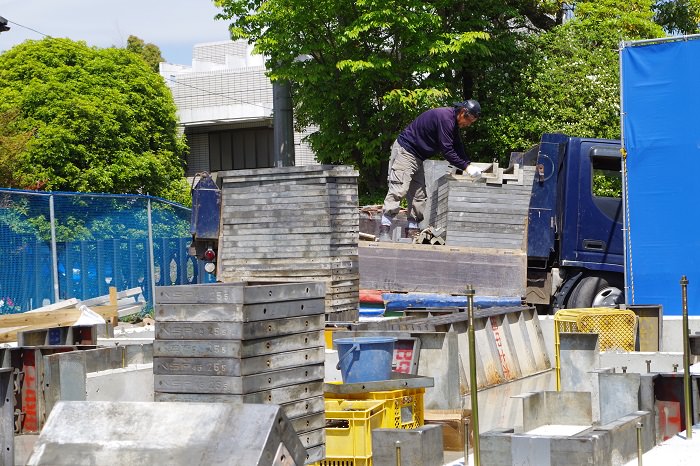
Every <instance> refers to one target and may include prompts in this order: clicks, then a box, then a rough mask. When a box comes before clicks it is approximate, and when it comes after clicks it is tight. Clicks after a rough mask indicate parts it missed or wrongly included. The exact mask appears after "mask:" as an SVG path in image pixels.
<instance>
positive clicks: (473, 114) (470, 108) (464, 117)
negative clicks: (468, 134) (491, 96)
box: [454, 99, 481, 128]
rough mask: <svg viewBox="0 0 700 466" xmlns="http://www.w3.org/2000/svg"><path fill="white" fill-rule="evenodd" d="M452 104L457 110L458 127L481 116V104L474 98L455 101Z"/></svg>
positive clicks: (464, 125)
mask: <svg viewBox="0 0 700 466" xmlns="http://www.w3.org/2000/svg"><path fill="white" fill-rule="evenodd" d="M454 106H455V108H456V109H457V111H458V112H457V124H458V125H459V127H460V128H466V127H467V126H469V125H471V124H472V123H474V122H475V121H476V120H477V119H478V118H479V117H480V116H481V105H479V102H477V101H476V100H474V99H469V100H465V101H464V102H455V103H454Z"/></svg>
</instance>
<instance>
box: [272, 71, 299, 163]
mask: <svg viewBox="0 0 700 466" xmlns="http://www.w3.org/2000/svg"><path fill="white" fill-rule="evenodd" d="M272 107H273V124H274V133H273V137H274V149H275V152H274V166H275V167H293V166H294V112H293V109H292V90H291V84H290V83H289V81H281V82H279V81H274V82H273V83H272Z"/></svg>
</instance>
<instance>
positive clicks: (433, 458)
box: [372, 425, 445, 466]
mask: <svg viewBox="0 0 700 466" xmlns="http://www.w3.org/2000/svg"><path fill="white" fill-rule="evenodd" d="M399 449H400V450H399ZM397 450H399V451H398V452H397ZM399 454H400V455H401V456H400V459H401V461H400V463H401V464H405V465H407V466H412V465H415V466H422V465H432V464H434V465H440V464H443V463H444V462H445V454H444V452H443V437H442V426H439V425H425V426H421V427H417V428H415V429H374V430H373V431H372V464H373V465H374V466H395V465H396V464H398V463H399V461H398V460H397V457H398V455H399Z"/></svg>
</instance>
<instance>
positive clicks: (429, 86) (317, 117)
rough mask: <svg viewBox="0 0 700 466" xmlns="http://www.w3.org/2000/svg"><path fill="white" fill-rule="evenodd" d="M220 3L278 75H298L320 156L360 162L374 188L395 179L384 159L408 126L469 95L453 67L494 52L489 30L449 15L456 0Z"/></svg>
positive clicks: (297, 88)
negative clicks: (465, 27)
mask: <svg viewBox="0 0 700 466" xmlns="http://www.w3.org/2000/svg"><path fill="white" fill-rule="evenodd" d="M215 3H216V4H217V5H218V6H220V7H221V8H222V9H223V13H222V14H221V17H222V18H226V19H230V20H232V21H233V23H232V25H231V32H232V37H233V38H234V39H238V38H247V39H249V40H250V41H251V42H254V43H255V45H256V50H257V51H258V52H260V53H263V54H265V55H266V56H268V57H270V58H269V62H268V69H269V70H270V71H269V76H270V78H271V79H272V80H288V81H290V82H292V83H293V86H292V89H293V101H294V107H295V117H296V120H297V123H298V125H299V126H301V127H305V126H308V125H312V124H313V125H316V126H318V128H319V130H318V131H317V132H315V133H314V134H313V135H312V136H311V137H310V144H311V146H312V147H313V149H314V151H315V152H316V155H317V158H318V159H319V160H320V161H322V162H324V163H345V164H351V165H354V166H355V167H357V168H358V169H359V170H360V171H361V182H362V183H363V184H364V185H365V187H367V188H369V189H370V190H371V189H373V188H374V187H376V186H378V185H379V184H380V183H382V182H383V180H384V179H385V178H386V174H385V172H384V169H382V168H381V164H382V162H383V161H386V160H387V159H388V151H389V146H390V144H391V142H392V141H393V140H394V138H395V137H396V135H397V134H398V132H399V130H400V129H401V128H402V127H403V126H404V125H405V124H406V123H408V122H409V121H410V120H411V119H412V118H414V117H415V116H416V115H417V114H418V113H419V112H420V111H422V110H426V109H427V108H430V107H433V106H436V105H440V104H445V103H448V102H452V101H453V100H455V99H462V98H463V97H462V96H461V95H460V92H459V90H458V89H455V88H454V82H455V79H452V77H451V74H452V72H453V70H455V69H457V68H459V66H458V62H459V61H460V60H461V59H462V57H463V56H465V55H484V54H487V53H488V48H487V47H486V46H485V43H486V41H487V39H488V34H486V33H484V32H483V31H458V30H452V29H451V28H450V27H448V26H449V25H447V24H445V20H444V14H445V11H447V10H448V9H449V8H448V7H449V6H450V5H448V4H447V3H448V2H438V3H437V4H433V3H425V2H422V1H417V0H402V1H396V0H360V1H349V0H339V1H321V2H319V1H316V0H314V1H311V0H294V1H290V0H269V1H261V0H254V1H253V2H248V1H247V0H217V1H216V2H215ZM452 3H456V2H452ZM448 75H450V79H449V80H446V79H445V77H446V76H448ZM460 87H461V86H460Z"/></svg>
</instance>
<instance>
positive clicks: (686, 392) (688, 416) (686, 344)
mask: <svg viewBox="0 0 700 466" xmlns="http://www.w3.org/2000/svg"><path fill="white" fill-rule="evenodd" d="M681 292H682V296H683V399H684V401H685V433H686V436H685V438H686V440H690V439H692V438H693V417H692V416H693V414H692V411H691V409H690V393H691V392H690V336H689V335H688V332H689V330H688V278H687V277H686V276H685V275H683V276H682V277H681Z"/></svg>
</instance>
